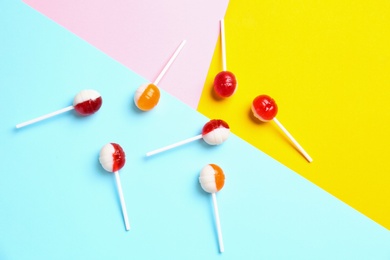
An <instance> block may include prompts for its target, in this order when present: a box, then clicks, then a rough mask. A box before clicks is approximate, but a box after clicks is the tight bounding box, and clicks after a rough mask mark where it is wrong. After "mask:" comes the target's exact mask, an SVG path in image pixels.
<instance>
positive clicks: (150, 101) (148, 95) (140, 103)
mask: <svg viewBox="0 0 390 260" xmlns="http://www.w3.org/2000/svg"><path fill="white" fill-rule="evenodd" d="M185 43H186V41H185V40H183V41H182V42H181V44H180V45H179V47H178V48H177V50H176V51H175V53H174V54H173V55H172V57H171V58H170V59H169V61H168V63H167V64H166V65H165V67H164V69H163V70H162V71H161V72H160V75H158V77H157V79H156V80H155V81H154V82H153V83H144V84H142V85H141V86H140V87H139V88H138V89H137V90H136V91H135V95H134V103H135V105H136V106H137V107H138V108H139V109H140V110H142V111H149V110H151V109H153V108H154V107H155V106H156V105H157V104H158V102H159V101H160V90H159V88H158V87H157V85H158V83H159V82H160V80H161V79H162V78H163V77H164V75H165V73H166V72H167V71H168V69H169V67H170V66H171V65H172V63H173V62H174V60H175V59H176V57H177V55H179V53H180V51H181V49H182V48H183V46H184V44H185Z"/></svg>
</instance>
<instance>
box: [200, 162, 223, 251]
mask: <svg viewBox="0 0 390 260" xmlns="http://www.w3.org/2000/svg"><path fill="white" fill-rule="evenodd" d="M199 182H200V185H201V186H202V189H203V190H204V191H205V192H208V193H211V196H212V199H213V207H214V217H215V224H216V226H217V234H218V242H219V251H220V252H221V253H222V252H223V251H224V246H223V239H222V231H221V224H220V220H219V212H218V204H217V195H216V193H217V192H218V191H220V190H221V189H222V188H223V186H224V184H225V174H224V173H223V170H222V169H221V167H219V166H218V165H216V164H208V165H206V166H205V167H203V169H202V170H201V172H200V176H199Z"/></svg>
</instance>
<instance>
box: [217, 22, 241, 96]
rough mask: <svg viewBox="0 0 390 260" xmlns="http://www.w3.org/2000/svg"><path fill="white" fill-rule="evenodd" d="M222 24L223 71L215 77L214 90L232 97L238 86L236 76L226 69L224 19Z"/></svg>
mask: <svg viewBox="0 0 390 260" xmlns="http://www.w3.org/2000/svg"><path fill="white" fill-rule="evenodd" d="M220 24H221V27H220V28H221V47H222V67H223V71H221V72H220V73H218V74H217V76H215V78H214V91H215V93H217V95H218V96H220V97H222V98H226V97H230V96H231V95H233V94H234V92H235V91H236V88H237V79H236V76H234V74H233V73H232V72H230V71H227V69H226V47H225V26H224V20H223V19H222V20H221V21H220Z"/></svg>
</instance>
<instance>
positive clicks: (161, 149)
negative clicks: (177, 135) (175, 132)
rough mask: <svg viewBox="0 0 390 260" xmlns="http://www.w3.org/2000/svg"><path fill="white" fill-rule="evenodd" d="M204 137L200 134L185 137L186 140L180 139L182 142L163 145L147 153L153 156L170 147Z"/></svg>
mask: <svg viewBox="0 0 390 260" xmlns="http://www.w3.org/2000/svg"><path fill="white" fill-rule="evenodd" d="M202 137H203V136H202V135H201V134H200V135H197V136H194V137H191V138H188V139H185V140H183V141H180V142H177V143H174V144H171V145H167V146H165V147H162V148H160V149H156V150H154V151H151V152H148V153H146V156H151V155H154V154H157V153H161V152H164V151H166V150H169V149H172V148H175V147H178V146H180V145H183V144H186V143H190V142H192V141H195V140H198V139H201V138H202Z"/></svg>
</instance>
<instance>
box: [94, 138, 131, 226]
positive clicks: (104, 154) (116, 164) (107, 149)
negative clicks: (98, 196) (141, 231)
mask: <svg viewBox="0 0 390 260" xmlns="http://www.w3.org/2000/svg"><path fill="white" fill-rule="evenodd" d="M99 162H100V164H101V165H102V167H103V168H104V169H105V170H106V171H108V172H112V173H114V175H115V181H116V185H117V188H118V194H119V200H120V203H121V207H122V214H123V219H124V221H125V228H126V231H127V230H129V229H130V223H129V218H128V216H127V209H126V203H125V198H124V196H123V191H122V184H121V180H120V178H119V170H120V169H122V167H123V166H124V165H125V162H126V155H125V152H124V151H123V149H122V147H121V146H120V145H119V144H116V143H108V144H106V145H105V146H103V148H102V149H101V150H100V155H99Z"/></svg>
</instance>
